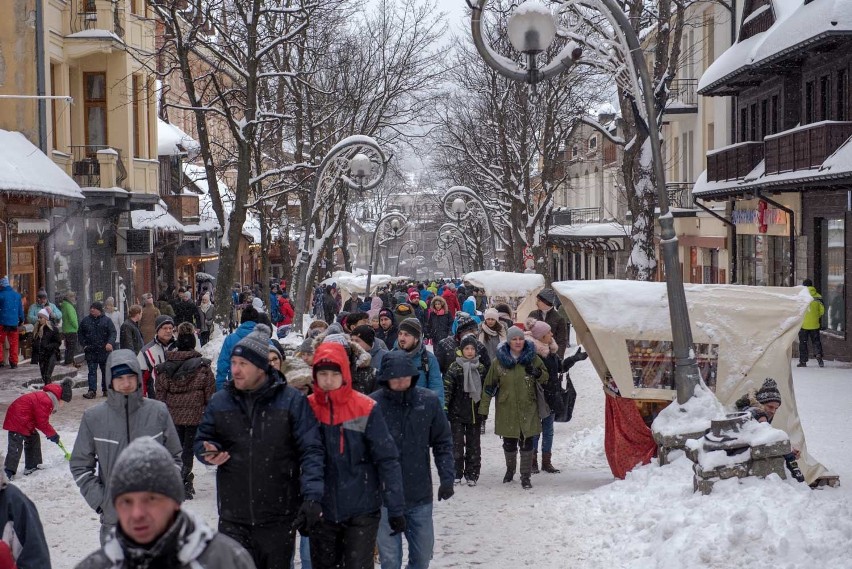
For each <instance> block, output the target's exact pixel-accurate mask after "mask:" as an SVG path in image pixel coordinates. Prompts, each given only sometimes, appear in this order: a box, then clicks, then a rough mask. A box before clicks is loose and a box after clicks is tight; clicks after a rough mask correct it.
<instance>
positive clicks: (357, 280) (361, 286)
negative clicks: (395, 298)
mask: <svg viewBox="0 0 852 569" xmlns="http://www.w3.org/2000/svg"><path fill="white" fill-rule="evenodd" d="M356 271H358V272H357V273H350V272H347V271H335V272H334V273H332V275H331V277H329V278H327V279H325V280H324V281H322V283H320V284H332V283H335V284H337V288H338V289H339V290H340V296H341V298H342V299H343V302H344V303H345V302H346V301H347V300H349V299H350V298H351V297H352V295H354V294H357V295H366V294H367V274H366V272H364V271H363V270H362V269H356ZM408 279H409V277H406V276H391V275H373V276H372V277H370V294H373V293H375V292H376V289H378V288H380V287H383V286H385V285H387V284H391V283H396V282H399V281H407V280H408Z"/></svg>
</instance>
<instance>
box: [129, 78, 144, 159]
mask: <svg viewBox="0 0 852 569" xmlns="http://www.w3.org/2000/svg"><path fill="white" fill-rule="evenodd" d="M141 84H142V79H141V78H140V77H139V76H138V75H134V76H133V80H132V81H131V88H132V90H133V92H132V93H131V94H130V99H131V102H132V107H133V109H132V112H133V157H134V158H144V157H145V156H144V155H145V153H144V152H143V150H142V148H143V146H144V141H143V140H142V124H141V123H142V120H141V117H140V116H139V113H140V112H141V111H142V108H141V107H142V105H140V104H139V98H140V95H141V90H142V86H141Z"/></svg>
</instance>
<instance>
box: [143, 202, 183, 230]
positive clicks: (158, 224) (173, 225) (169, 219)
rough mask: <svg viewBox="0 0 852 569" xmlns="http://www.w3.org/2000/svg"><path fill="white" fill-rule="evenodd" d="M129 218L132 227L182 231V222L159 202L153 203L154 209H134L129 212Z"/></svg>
mask: <svg viewBox="0 0 852 569" xmlns="http://www.w3.org/2000/svg"><path fill="white" fill-rule="evenodd" d="M130 219H131V223H132V224H133V228H134V229H155V230H160V231H180V232H183V224H182V223H181V222H179V221H178V220H177V219H175V218H174V216H172V214H170V213H169V212H168V211H167V210H166V208H164V207H163V206H162V205H160V204H154V211H146V210H144V209H135V210H133V211H131V212H130Z"/></svg>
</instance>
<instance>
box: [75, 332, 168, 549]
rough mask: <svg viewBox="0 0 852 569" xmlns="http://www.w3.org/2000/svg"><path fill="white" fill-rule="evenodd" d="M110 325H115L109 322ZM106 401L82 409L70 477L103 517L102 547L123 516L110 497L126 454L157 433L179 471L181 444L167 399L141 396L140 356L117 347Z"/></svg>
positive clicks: (111, 357) (108, 364)
mask: <svg viewBox="0 0 852 569" xmlns="http://www.w3.org/2000/svg"><path fill="white" fill-rule="evenodd" d="M110 324H111V323H110ZM106 367H107V370H108V373H109V395H108V397H107V400H106V401H104V402H102V403H98V404H97V405H94V406H92V407H89V408H88V409H86V410H85V411H84V412H83V418H82V419H81V421H80V428H79V429H78V431H77V439H76V440H75V441H74V450H72V451H71V462H70V468H71V476H72V477H73V478H74V481H75V482H76V483H77V486H78V487H79V488H80V493H81V494H82V495H83V498H85V500H86V503H88V504H89V507H90V508H92V510H94V511H95V513H97V514H98V515H99V516H100V522H101V530H100V540H101V545H103V544H104V543H105V542H106V539H107V537H108V536H109V535H110V532H111V531H112V528H113V527H114V526H115V524H116V522H117V520H118V517H117V514H116V511H115V507H114V502H113V501H112V500H111V499H110V476H111V475H112V470H113V467H114V466H115V462H116V460H117V459H118V456H119V455H120V454H121V452H122V451H123V450H124V449H125V448H127V446H128V445H129V444H130V443H131V442H132V441H133V440H134V439H137V438H139V437H144V436H149V437H154V438H156V440H157V441H158V442H159V443H160V444H162V445H163V446H164V447H165V448H166V450H167V451H168V454H169V455H170V456H171V457H172V460H173V463H174V465H175V473H177V472H180V468H181V461H180V454H181V446H180V440H179V439H178V436H177V431H176V430H175V425H174V423H173V422H172V418H171V417H170V416H169V410H168V409H167V408H166V405H165V403H163V402H162V401H154V400H153V399H146V398H144V397H142V370H141V369H140V368H139V361H138V360H137V359H136V354H134V353H133V352H132V351H130V350H115V351H114V352H112V353H111V354H110V355H109V358H107V362H106Z"/></svg>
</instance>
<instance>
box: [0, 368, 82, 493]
mask: <svg viewBox="0 0 852 569" xmlns="http://www.w3.org/2000/svg"><path fill="white" fill-rule="evenodd" d="M63 401H71V380H70V379H66V380H65V381H63V382H62V383H61V384H60V385H57V384H55V383H50V384H48V385H45V386H44V387H43V388H42V390H41V391H33V392H32V393H26V394H24V395H21V396H20V397H18V398H17V399H15V400H14V401H13V402H12V404H11V405H9V409H7V410H6V419H5V420H4V421H3V428H4V429H5V430H7V431H9V448H8V451H7V452H6V462H5V465H4V470H5V471H6V476H8V477H9V480H11V479H12V477H13V476H14V475H15V474H16V473H17V472H18V463H19V462H20V461H21V451H22V450H23V451H24V456H25V459H24V476H26V475H28V474H32V473H33V472H35V471H36V470H38V465H39V464H41V438H40V437H39V434H38V433H37V432H36V429H38V430H39V431H41V432H42V433H44V435H45V436H46V437H47V439H48V440H49V441H51V442H54V443H56V444H59V435H58V434H57V433H56V430H55V429H54V428H53V426H52V425H51V424H50V415H51V413H55V412H56V411H58V410H59V408H60V407H61V406H62V402H63Z"/></svg>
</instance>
